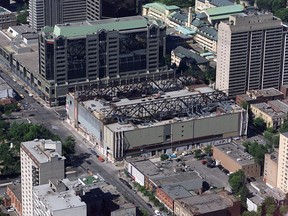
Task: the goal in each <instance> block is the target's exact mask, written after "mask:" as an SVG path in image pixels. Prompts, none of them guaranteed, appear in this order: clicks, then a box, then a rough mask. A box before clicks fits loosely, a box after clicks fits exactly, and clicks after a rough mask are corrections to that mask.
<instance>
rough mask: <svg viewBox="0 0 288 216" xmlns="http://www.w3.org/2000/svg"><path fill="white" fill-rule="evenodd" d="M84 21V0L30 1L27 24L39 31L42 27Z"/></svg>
mask: <svg viewBox="0 0 288 216" xmlns="http://www.w3.org/2000/svg"><path fill="white" fill-rule="evenodd" d="M85 20H86V0H60V1H59V0H30V1H29V23H30V26H31V28H32V29H34V30H35V31H40V30H41V28H43V27H44V26H46V25H48V26H54V25H56V24H61V23H69V22H77V21H85Z"/></svg>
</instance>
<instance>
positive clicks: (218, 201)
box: [177, 193, 236, 214]
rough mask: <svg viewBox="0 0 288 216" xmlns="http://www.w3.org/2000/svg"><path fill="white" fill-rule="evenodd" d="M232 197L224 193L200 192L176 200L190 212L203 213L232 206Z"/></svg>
mask: <svg viewBox="0 0 288 216" xmlns="http://www.w3.org/2000/svg"><path fill="white" fill-rule="evenodd" d="M233 201H236V199H235V198H234V197H229V196H228V195H226V193H225V194H224V193H223V195H222V194H221V193H218V194H216V193H215V194H201V195H198V196H191V197H187V198H182V199H178V200H177V202H178V203H180V204H181V205H182V206H183V207H184V206H185V208H186V209H188V210H189V211H190V212H192V213H197V214H205V213H208V212H216V211H219V210H222V209H226V208H229V207H231V206H233Z"/></svg>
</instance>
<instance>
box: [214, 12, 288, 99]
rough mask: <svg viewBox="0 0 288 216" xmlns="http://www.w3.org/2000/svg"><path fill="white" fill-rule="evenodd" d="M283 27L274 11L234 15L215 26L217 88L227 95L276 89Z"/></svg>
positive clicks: (280, 77) (278, 84)
mask: <svg viewBox="0 0 288 216" xmlns="http://www.w3.org/2000/svg"><path fill="white" fill-rule="evenodd" d="M283 47H284V44H283V26H282V22H281V20H279V19H276V18H275V17H274V16H273V14H257V15H254V14H244V13H243V14H237V15H233V16H230V18H229V22H221V23H220V24H219V26H218V48H217V71H216V88H217V89H219V90H223V91H225V92H227V94H228V95H230V96H236V95H237V94H244V93H245V92H246V91H247V90H258V89H265V88H276V89H279V88H280V85H281V83H282V67H281V65H282V62H281V61H282V56H283Z"/></svg>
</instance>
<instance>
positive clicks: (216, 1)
mask: <svg viewBox="0 0 288 216" xmlns="http://www.w3.org/2000/svg"><path fill="white" fill-rule="evenodd" d="M228 5H233V2H231V1H229V0H196V1H195V12H196V13H199V12H201V11H203V10H205V9H207V8H214V7H221V6H228Z"/></svg>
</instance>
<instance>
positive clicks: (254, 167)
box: [213, 143, 261, 178]
mask: <svg viewBox="0 0 288 216" xmlns="http://www.w3.org/2000/svg"><path fill="white" fill-rule="evenodd" d="M213 157H214V159H215V160H216V161H217V162H219V163H220V164H221V165H222V166H223V167H224V168H225V169H227V170H228V171H229V172H230V173H233V172H236V171H237V170H243V171H244V173H245V175H246V177H253V178H256V177H259V176H260V171H261V167H260V165H259V164H257V163H255V161H254V158H253V157H252V156H251V155H250V154H248V153H247V152H245V151H244V149H241V148H240V145H237V144H234V143H228V144H222V145H217V146H214V147H213Z"/></svg>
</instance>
